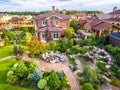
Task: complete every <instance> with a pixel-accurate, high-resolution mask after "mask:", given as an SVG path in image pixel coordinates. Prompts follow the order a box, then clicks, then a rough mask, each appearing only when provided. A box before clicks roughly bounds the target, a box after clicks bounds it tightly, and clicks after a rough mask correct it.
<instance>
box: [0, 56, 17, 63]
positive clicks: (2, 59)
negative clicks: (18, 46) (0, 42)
mask: <svg viewBox="0 0 120 90" xmlns="http://www.w3.org/2000/svg"><path fill="white" fill-rule="evenodd" d="M14 57H16V56H14V55H12V56H7V57H5V58H1V59H0V62H1V61H4V60H7V59H9V58H14Z"/></svg>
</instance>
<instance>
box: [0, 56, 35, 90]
mask: <svg viewBox="0 0 120 90" xmlns="http://www.w3.org/2000/svg"><path fill="white" fill-rule="evenodd" d="M16 62H17V61H16V59H15V58H11V59H8V60H5V61H2V62H0V90H37V89H30V88H20V87H16V86H11V85H10V84H8V83H7V81H6V79H7V77H6V73H7V72H8V70H9V69H10V68H11V67H12V66H13V64H14V63H16Z"/></svg>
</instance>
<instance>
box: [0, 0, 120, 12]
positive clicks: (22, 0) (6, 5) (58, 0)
mask: <svg viewBox="0 0 120 90" xmlns="http://www.w3.org/2000/svg"><path fill="white" fill-rule="evenodd" d="M1 1H2V3H1ZM53 5H54V6H56V8H58V9H63V8H65V9H77V10H83V9H86V10H103V11H106V12H108V11H110V10H111V9H112V8H113V7H114V6H118V7H119V8H120V0H104V1H103V0H66V1H65V0H0V11H43V10H50V9H51V6H53Z"/></svg>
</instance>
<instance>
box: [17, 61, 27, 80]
mask: <svg viewBox="0 0 120 90" xmlns="http://www.w3.org/2000/svg"><path fill="white" fill-rule="evenodd" d="M16 73H17V74H16V75H17V77H18V78H20V79H21V78H22V79H23V78H26V77H27V76H28V73H29V69H28V67H27V66H26V65H25V63H24V62H22V61H20V62H19V63H18V66H17V68H16Z"/></svg>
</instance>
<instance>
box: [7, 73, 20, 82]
mask: <svg viewBox="0 0 120 90" xmlns="http://www.w3.org/2000/svg"><path fill="white" fill-rule="evenodd" d="M17 79H18V78H17V77H16V76H14V72H13V71H9V72H8V73H7V81H8V83H10V84H15V83H16V82H17Z"/></svg>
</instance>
